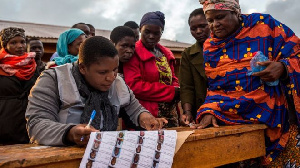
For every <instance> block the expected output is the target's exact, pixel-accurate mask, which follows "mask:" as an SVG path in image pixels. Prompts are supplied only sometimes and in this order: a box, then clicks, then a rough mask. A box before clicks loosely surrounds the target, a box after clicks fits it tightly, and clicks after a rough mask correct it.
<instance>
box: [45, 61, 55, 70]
mask: <svg viewBox="0 0 300 168" xmlns="http://www.w3.org/2000/svg"><path fill="white" fill-rule="evenodd" d="M53 65H55V61H50V62H48V63H47V64H46V66H45V69H49V68H50V67H51V66H53Z"/></svg>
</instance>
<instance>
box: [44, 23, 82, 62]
mask: <svg viewBox="0 0 300 168" xmlns="http://www.w3.org/2000/svg"><path fill="white" fill-rule="evenodd" d="M85 39H86V35H85V34H84V32H83V31H82V30H80V29H77V28H72V29H69V30H66V31H65V32H63V33H62V34H60V36H59V38H58V40H57V44H56V52H57V54H58V56H57V57H55V58H54V59H53V61H51V62H49V63H48V65H47V67H55V66H59V65H64V64H66V63H72V62H75V61H77V60H78V53H79V47H80V44H81V43H82V42H83V41H84V40H85Z"/></svg>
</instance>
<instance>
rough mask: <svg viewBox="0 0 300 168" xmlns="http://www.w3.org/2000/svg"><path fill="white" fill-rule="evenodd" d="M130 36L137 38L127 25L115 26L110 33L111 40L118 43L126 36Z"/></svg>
mask: <svg viewBox="0 0 300 168" xmlns="http://www.w3.org/2000/svg"><path fill="white" fill-rule="evenodd" d="M126 36H129V37H133V38H135V34H134V32H133V31H132V29H131V28H129V27H127V26H118V27H115V28H114V29H113V30H112V31H111V33H110V40H111V41H112V42H113V43H115V44H117V43H118V42H119V41H120V40H121V39H123V38H124V37H126Z"/></svg>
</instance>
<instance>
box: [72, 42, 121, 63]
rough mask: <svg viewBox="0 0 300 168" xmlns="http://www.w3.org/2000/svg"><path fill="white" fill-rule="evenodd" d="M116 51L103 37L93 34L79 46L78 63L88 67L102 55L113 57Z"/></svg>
mask: <svg viewBox="0 0 300 168" xmlns="http://www.w3.org/2000/svg"><path fill="white" fill-rule="evenodd" d="M117 54H118V51H117V49H116V48H115V46H114V45H113V44H112V43H111V42H110V41H109V40H108V39H107V38H105V37H102V36H94V37H90V38H88V39H86V40H85V41H84V42H83V43H82V44H81V45H80V48H79V58H78V60H79V63H83V64H84V65H85V66H87V67H89V66H90V65H91V64H93V63H95V62H97V61H98V60H99V59H100V58H103V57H115V56H117Z"/></svg>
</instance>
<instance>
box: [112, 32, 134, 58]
mask: <svg viewBox="0 0 300 168" xmlns="http://www.w3.org/2000/svg"><path fill="white" fill-rule="evenodd" d="M116 49H117V50H118V56H119V60H120V62H128V61H129V60H130V58H131V57H132V55H133V53H134V51H135V38H134V37H130V36H125V37H124V38H122V39H121V40H120V41H119V42H118V43H117V44H116Z"/></svg>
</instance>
